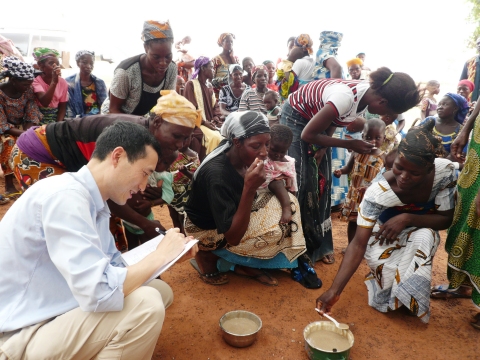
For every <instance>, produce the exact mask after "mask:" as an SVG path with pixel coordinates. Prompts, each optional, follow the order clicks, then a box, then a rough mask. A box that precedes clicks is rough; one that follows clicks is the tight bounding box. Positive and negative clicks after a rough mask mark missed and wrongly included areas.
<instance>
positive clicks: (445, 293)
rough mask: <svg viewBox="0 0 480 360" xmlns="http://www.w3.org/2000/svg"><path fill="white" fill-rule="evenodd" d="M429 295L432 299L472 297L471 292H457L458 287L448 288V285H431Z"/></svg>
mask: <svg viewBox="0 0 480 360" xmlns="http://www.w3.org/2000/svg"><path fill="white" fill-rule="evenodd" d="M430 297H431V298H432V299H443V300H448V299H470V298H471V297H472V295H471V294H465V293H462V292H459V291H458V289H457V290H454V289H449V288H448V285H436V286H432V288H431V291H430Z"/></svg>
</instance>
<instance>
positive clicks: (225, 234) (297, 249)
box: [185, 111, 319, 287]
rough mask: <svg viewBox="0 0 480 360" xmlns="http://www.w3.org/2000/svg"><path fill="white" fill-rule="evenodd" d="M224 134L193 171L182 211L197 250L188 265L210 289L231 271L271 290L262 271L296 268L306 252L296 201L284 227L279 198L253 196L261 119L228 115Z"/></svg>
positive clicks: (259, 168)
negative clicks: (187, 197) (210, 286)
mask: <svg viewBox="0 0 480 360" xmlns="http://www.w3.org/2000/svg"><path fill="white" fill-rule="evenodd" d="M222 135H223V136H224V137H225V140H224V141H222V143H221V145H220V146H219V147H218V148H217V149H215V151H214V152H212V153H211V154H210V155H209V156H208V157H207V158H206V159H205V160H204V161H203V163H202V165H201V166H200V167H199V168H198V169H197V171H196V172H195V174H194V178H193V184H192V190H191V193H190V198H189V200H188V203H187V205H186V207H185V211H186V213H187V218H186V221H185V232H186V233H187V234H188V235H191V236H194V237H195V238H196V239H198V240H199V248H200V251H199V252H198V254H197V256H195V259H196V262H192V265H193V266H194V267H195V268H196V269H197V270H198V272H199V273H200V277H201V279H202V280H203V281H204V282H205V283H207V284H210V285H221V284H225V283H227V282H228V278H227V276H226V275H225V274H223V273H224V272H227V271H229V270H231V271H233V272H234V273H236V274H237V275H240V276H246V277H249V278H252V279H254V280H256V281H259V282H261V283H262V284H265V285H269V286H275V285H277V284H278V282H277V280H276V279H275V278H273V277H272V276H271V275H269V274H268V273H267V272H265V271H264V270H262V269H281V268H295V267H297V266H298V263H299V261H297V259H298V258H299V257H300V255H301V254H303V253H304V252H305V241H304V238H303V232H302V226H301V224H300V216H299V213H298V211H297V209H298V201H297V199H296V198H295V197H294V196H293V195H291V194H289V196H290V201H291V203H292V211H293V218H292V221H291V222H290V223H289V224H288V225H286V224H280V218H281V214H282V209H281V205H280V203H279V201H278V199H277V198H276V197H275V196H274V195H273V194H272V193H270V192H266V193H262V194H260V195H258V196H257V195H256V194H257V189H258V188H259V187H260V185H262V184H263V182H264V181H265V170H264V168H263V166H264V165H263V161H264V160H265V159H266V158H267V148H268V146H269V142H270V127H269V125H268V120H267V118H266V116H265V115H263V114H261V113H259V112H256V111H246V112H234V113H231V114H230V115H228V117H227V119H226V120H225V123H224V125H223V126H222ZM312 271H313V273H315V272H314V270H313V269H312ZM315 280H316V275H315ZM317 287H319V286H318V284H317Z"/></svg>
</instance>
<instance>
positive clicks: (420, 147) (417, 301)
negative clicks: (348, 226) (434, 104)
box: [316, 121, 456, 323]
mask: <svg viewBox="0 0 480 360" xmlns="http://www.w3.org/2000/svg"><path fill="white" fill-rule="evenodd" d="M433 126H434V123H433V121H429V122H427V123H426V124H425V125H424V126H422V127H416V128H413V129H411V130H410V131H409V132H408V134H407V135H406V137H405V138H404V139H403V140H402V141H401V142H400V145H399V146H398V150H397V156H396V158H395V161H394V163H393V168H392V170H390V171H387V172H385V173H384V174H383V177H382V178H380V179H381V180H378V182H374V183H373V184H372V185H371V186H370V187H369V188H368V189H367V191H366V192H365V196H364V198H363V201H362V203H361V204H360V206H359V210H358V214H359V216H358V219H357V224H358V227H357V231H356V233H355V237H354V238H353V240H352V242H351V243H350V244H349V245H348V247H347V250H346V252H345V257H344V258H343V261H342V264H341V265H340V269H339V270H338V273H337V275H336V277H335V280H334V281H333V284H332V286H331V287H330V289H328V290H327V291H326V292H325V293H323V294H322V295H321V296H320V297H319V298H318V299H317V301H316V306H317V308H318V309H320V310H321V312H325V313H327V312H330V311H331V310H332V306H333V305H334V304H335V303H336V302H337V301H338V300H339V298H340V295H341V293H342V291H343V289H344V288H345V286H346V285H347V283H348V281H349V280H350V278H351V277H352V275H353V274H354V273H355V271H356V270H357V268H358V266H359V265H360V263H361V261H362V259H363V258H365V260H366V261H367V265H368V266H369V267H370V271H371V272H370V274H369V275H367V277H366V278H365V284H366V285H367V289H368V304H369V305H370V306H372V307H373V308H375V309H376V310H378V311H381V312H388V311H392V310H397V309H399V308H401V307H403V306H405V307H406V308H407V309H408V310H409V311H410V312H411V313H412V314H413V315H415V316H417V317H419V318H420V320H421V321H422V322H424V323H427V322H428V320H429V318H430V299H429V295H430V283H431V277H432V262H433V258H434V255H435V252H436V250H437V248H438V245H439V244H440V236H439V234H438V231H439V230H444V229H447V228H448V227H449V226H450V224H451V223H452V220H453V213H454V207H455V197H456V194H455V193H456V190H455V184H456V175H455V168H454V166H453V164H452V163H451V162H450V161H449V160H447V159H439V158H436V154H437V151H438V148H439V147H441V140H440V139H439V138H437V137H436V136H435V135H433V134H432V129H433Z"/></svg>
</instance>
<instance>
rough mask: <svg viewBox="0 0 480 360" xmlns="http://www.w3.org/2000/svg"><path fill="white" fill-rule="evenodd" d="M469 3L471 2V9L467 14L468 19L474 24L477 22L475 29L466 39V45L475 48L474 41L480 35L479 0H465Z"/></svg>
mask: <svg viewBox="0 0 480 360" xmlns="http://www.w3.org/2000/svg"><path fill="white" fill-rule="evenodd" d="M467 2H469V3H470V4H472V11H471V12H470V15H469V16H468V20H469V21H472V22H473V23H474V24H477V27H476V28H475V31H474V32H473V34H472V35H471V36H470V38H469V39H468V45H469V46H470V47H472V48H476V47H477V45H476V41H477V39H478V37H480V0H467Z"/></svg>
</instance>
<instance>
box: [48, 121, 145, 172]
mask: <svg viewBox="0 0 480 360" xmlns="http://www.w3.org/2000/svg"><path fill="white" fill-rule="evenodd" d="M115 121H128V122H133V123H137V124H140V125H143V126H145V127H146V128H147V129H148V119H147V118H145V117H143V116H134V115H128V114H109V115H91V116H85V117H83V118H79V119H72V120H65V121H59V122H55V123H51V124H48V125H47V129H46V136H47V142H48V145H49V146H50V150H51V152H52V154H53V156H55V157H56V158H57V159H58V160H60V161H61V162H62V164H63V165H65V167H66V168H67V170H68V171H78V170H80V168H81V167H82V166H83V165H86V164H87V163H88V161H89V160H90V157H91V156H92V153H93V150H94V149H95V142H96V141H97V138H98V137H99V136H100V134H101V133H102V131H103V129H105V128H106V127H107V126H110V125H112V124H113V123H114V122H115Z"/></svg>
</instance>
